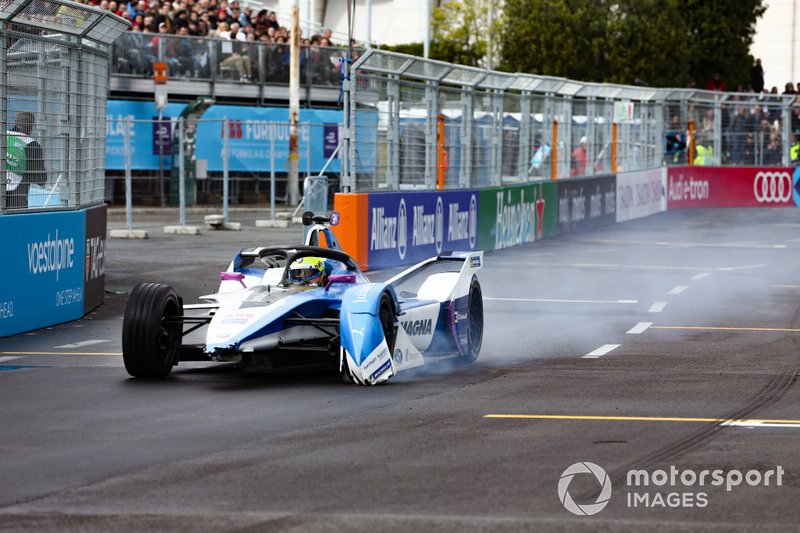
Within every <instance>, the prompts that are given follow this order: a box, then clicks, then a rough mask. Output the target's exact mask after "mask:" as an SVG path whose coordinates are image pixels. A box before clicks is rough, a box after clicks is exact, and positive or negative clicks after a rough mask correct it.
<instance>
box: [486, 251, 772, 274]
mask: <svg viewBox="0 0 800 533" xmlns="http://www.w3.org/2000/svg"><path fill="white" fill-rule="evenodd" d="M541 255H544V254H541ZM532 266H538V267H545V268H548V267H554V268H555V267H568V268H569V267H571V268H614V269H621V268H625V269H629V270H662V271H665V272H673V271H675V272H682V271H686V270H689V271H694V272H697V271H698V270H701V271H702V270H714V271H718V272H733V271H735V270H746V269H749V268H761V267H766V266H769V265H768V264H766V263H762V264H758V265H742V266H733V267H709V266H665V265H623V264H619V263H551V262H547V261H531V262H526V263H511V262H509V263H503V264H502V265H492V268H495V269H502V268H514V269H516V268H520V267H524V268H528V267H532Z"/></svg>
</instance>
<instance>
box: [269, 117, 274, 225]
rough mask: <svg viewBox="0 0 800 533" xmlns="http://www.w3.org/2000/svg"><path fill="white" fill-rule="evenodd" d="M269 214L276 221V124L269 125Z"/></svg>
mask: <svg viewBox="0 0 800 533" xmlns="http://www.w3.org/2000/svg"><path fill="white" fill-rule="evenodd" d="M269 212H270V217H271V218H272V220H273V221H274V220H275V123H274V122H270V123H269Z"/></svg>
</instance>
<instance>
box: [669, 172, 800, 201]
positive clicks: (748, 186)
mask: <svg viewBox="0 0 800 533" xmlns="http://www.w3.org/2000/svg"><path fill="white" fill-rule="evenodd" d="M793 171H794V169H791V168H783V167H700V166H698V167H670V168H669V170H668V186H667V207H668V208H669V209H675V208H680V207H759V206H760V207H787V206H794V205H800V204H796V201H795V197H796V196H799V195H800V193H798V192H797V191H795V187H796V185H797V180H796V179H795V175H794V172H793ZM799 199H800V198H799Z"/></svg>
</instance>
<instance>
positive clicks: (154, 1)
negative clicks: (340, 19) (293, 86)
mask: <svg viewBox="0 0 800 533" xmlns="http://www.w3.org/2000/svg"><path fill="white" fill-rule="evenodd" d="M84 3H89V4H92V5H96V6H99V7H101V8H103V9H107V10H109V11H111V12H113V13H115V14H117V15H119V16H120V17H123V18H125V19H127V20H130V22H131V30H130V31H131V32H132V33H133V34H135V35H136V36H135V37H134V36H127V38H125V39H122V40H121V41H120V42H121V43H122V45H123V46H125V47H126V50H125V54H124V55H125V59H126V60H127V63H128V65H124V66H123V68H128V69H129V70H130V71H131V72H132V73H135V74H143V75H151V74H152V65H153V62H154V61H156V60H157V58H161V59H166V61H167V63H168V66H169V73H170V76H188V77H208V76H209V74H210V69H211V68H215V67H218V68H219V69H220V70H219V71H218V74H219V75H221V76H222V77H227V76H226V75H227V74H230V77H231V78H232V79H238V80H241V81H245V82H248V81H257V80H258V76H257V75H256V76H254V72H257V71H258V69H259V68H263V69H264V70H265V72H264V73H263V74H264V76H263V78H264V79H265V81H275V82H286V81H288V75H289V72H288V70H289V46H288V45H289V40H290V30H289V29H288V28H287V27H286V26H283V25H281V24H280V23H279V22H278V17H277V14H276V13H275V12H274V11H269V10H266V9H261V10H259V11H258V12H256V11H255V10H254V9H253V8H252V7H242V6H240V4H239V1H238V0H174V1H172V2H170V1H169V0H133V1H131V2H128V3H124V2H118V1H117V0H84ZM331 33H332V32H331V30H329V29H326V30H324V31H322V32H320V33H318V34H314V35H311V36H308V37H306V36H303V35H302V30H301V33H300V45H301V46H304V47H305V51H304V53H303V54H301V57H300V62H301V76H310V79H308V81H309V82H311V83H315V84H328V85H332V84H336V83H338V76H339V74H338V55H340V54H339V53H338V51H337V50H336V49H335V48H333V47H334V46H335V45H334V43H333V42H332V35H331ZM162 35H167V36H173V35H174V36H181V37H186V38H187V39H165V44H166V47H167V50H162V52H161V54H159V40H160V36H162ZM207 39H217V40H219V41H221V45H220V46H219V48H218V50H219V52H218V54H219V57H217V58H210V57H209V52H208V50H209V47H208V42H207ZM252 43H257V44H255V45H254V44H252ZM161 46H164V45H161ZM259 48H263V50H264V51H263V52H262V53H261V57H262V58H264V59H263V63H261V61H262V60H261V59H260V55H259ZM213 59H216V63H217V65H213V64H212V63H214V61H213Z"/></svg>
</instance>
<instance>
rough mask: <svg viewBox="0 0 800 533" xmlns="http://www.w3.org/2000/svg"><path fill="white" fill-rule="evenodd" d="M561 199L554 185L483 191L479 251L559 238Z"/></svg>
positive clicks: (481, 194) (481, 196)
mask: <svg viewBox="0 0 800 533" xmlns="http://www.w3.org/2000/svg"><path fill="white" fill-rule="evenodd" d="M557 199H558V195H557V188H556V184H555V183H554V182H540V183H535V184H528V185H514V186H510V187H494V188H491V189H483V190H481V192H480V202H479V205H480V214H481V216H480V219H479V220H480V222H479V224H478V246H479V248H480V249H482V250H499V249H501V248H508V247H511V246H516V245H518V244H524V243H528V242H533V241H534V240H537V239H543V238H545V237H553V236H555V235H556V234H557V233H558V202H557Z"/></svg>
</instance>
